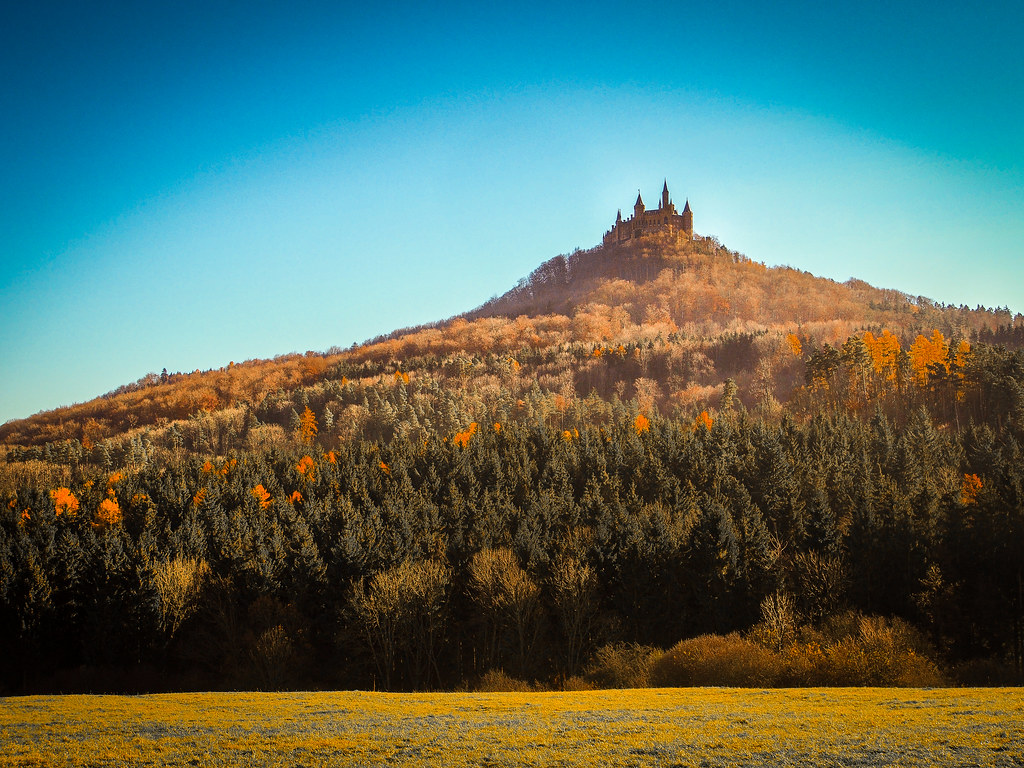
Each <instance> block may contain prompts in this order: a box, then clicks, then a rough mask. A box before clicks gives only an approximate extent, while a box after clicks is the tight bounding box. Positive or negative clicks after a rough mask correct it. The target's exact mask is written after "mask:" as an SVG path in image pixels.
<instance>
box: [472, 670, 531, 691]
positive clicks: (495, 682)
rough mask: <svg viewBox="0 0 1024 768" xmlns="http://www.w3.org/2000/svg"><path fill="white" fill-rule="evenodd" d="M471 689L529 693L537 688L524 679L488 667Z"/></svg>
mask: <svg viewBox="0 0 1024 768" xmlns="http://www.w3.org/2000/svg"><path fill="white" fill-rule="evenodd" d="M473 690H474V691H478V692H480V693H529V692H531V691H535V690H537V689H536V687H534V686H533V685H531V684H530V683H528V682H526V681H525V680H520V679H518V678H516V677H512V676H511V675H508V674H506V673H505V671H504V670H501V669H489V670H487V671H486V672H484V673H483V674H482V675H481V676H480V679H479V680H477V681H476V685H474V686H473Z"/></svg>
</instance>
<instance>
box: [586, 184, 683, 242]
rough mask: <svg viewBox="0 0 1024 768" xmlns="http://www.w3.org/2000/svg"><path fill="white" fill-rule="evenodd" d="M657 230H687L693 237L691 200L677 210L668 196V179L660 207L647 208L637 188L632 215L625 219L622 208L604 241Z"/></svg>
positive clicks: (649, 233) (612, 240)
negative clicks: (681, 208) (677, 211)
mask: <svg viewBox="0 0 1024 768" xmlns="http://www.w3.org/2000/svg"><path fill="white" fill-rule="evenodd" d="M655 232H685V233H686V236H687V237H689V238H693V211H691V210H690V201H689V200H687V201H686V205H685V206H683V212H682V213H676V206H675V204H674V203H673V202H672V200H671V198H669V196H668V180H667V179H666V180H665V186H664V188H662V190H661V201H660V202H659V204H658V207H657V208H653V209H651V210H649V211H648V210H647V209H646V207H645V206H644V201H643V198H642V197H640V192H639V190H637V193H636V203H634V205H633V215H632V216H631V217H629V218H628V219H626V220H625V221H623V219H622V209H621V208H620V209H619V215H618V216H617V217H616V218H615V224H614V225H612V228H611V229H609V230H608V231H607V232H605V235H604V240H602V241H601V242H602V244H603V245H611V244H613V243H621V242H624V241H626V240H632V239H634V238H637V237H644V236H645V235H651V234H654V233H655Z"/></svg>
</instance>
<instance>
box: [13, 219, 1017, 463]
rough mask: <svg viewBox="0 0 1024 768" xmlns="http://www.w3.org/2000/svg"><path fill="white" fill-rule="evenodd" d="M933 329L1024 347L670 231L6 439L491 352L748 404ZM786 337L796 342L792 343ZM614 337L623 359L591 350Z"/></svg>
mask: <svg viewBox="0 0 1024 768" xmlns="http://www.w3.org/2000/svg"><path fill="white" fill-rule="evenodd" d="M936 330H938V331H939V332H940V333H941V334H943V337H944V338H945V339H947V340H948V339H952V340H955V343H956V342H959V341H960V340H968V341H973V342H976V341H979V340H981V341H985V340H989V341H1002V342H1004V343H1008V344H1009V346H1011V348H1016V347H1019V346H1020V345H1021V344H1022V343H1024V318H1021V317H1020V316H1019V315H1018V316H1017V317H1016V318H1014V317H1012V316H1011V315H1010V313H1009V312H1008V311H1006V310H986V309H983V308H980V307H979V308H977V309H974V310H971V309H968V308H966V307H963V306H961V307H952V306H943V305H940V304H936V303H934V302H932V301H930V300H928V299H926V298H924V297H912V296H909V295H907V294H903V293H900V292H899V291H895V290H889V289H878V288H874V287H872V286H870V285H868V284H866V283H864V282H862V281H858V280H853V279H851V280H849V281H847V282H846V283H836V282H834V281H831V280H826V279H823V278H818V277H814V276H813V275H811V274H809V273H807V272H801V271H799V270H796V269H792V268H789V267H774V268H768V267H766V266H765V265H764V264H761V263H759V262H756V261H752V260H750V259H748V258H746V257H744V256H742V255H741V254H738V253H736V252H734V251H731V250H729V249H728V248H726V247H724V246H722V245H721V244H720V243H718V242H717V241H716V240H715V239H714V238H697V239H695V240H691V239H689V238H687V237H683V236H675V235H664V234H662V235H655V236H651V237H648V238H644V239H643V240H640V241H633V242H629V243H625V244H622V245H613V246H603V247H597V248H593V249H590V250H586V251H576V252H574V253H572V254H570V255H568V256H557V257H555V258H553V259H551V260H550V261H548V262H546V263H544V264H543V265H541V266H540V267H538V269H537V270H535V271H534V272H533V273H531V274H530V275H529V277H527V278H524V279H523V280H521V281H520V282H519V283H518V284H517V285H516V286H515V287H514V288H512V289H511V290H510V291H508V292H507V293H505V294H504V295H502V296H500V297H496V298H494V299H492V300H491V301H489V302H487V303H486V304H484V305H483V306H482V307H480V308H478V309H476V310H473V311H470V312H467V313H465V314H463V315H460V316H456V317H454V318H451V319H449V320H446V321H441V322H437V323H434V324H431V325H428V326H422V327H418V328H411V329H402V330H399V331H395V332H393V333H391V334H389V335H387V336H382V337H378V338H376V339H373V340H371V341H368V342H366V343H364V344H362V345H359V346H356V347H353V348H352V349H350V350H347V351H341V350H338V349H334V350H331V351H328V352H327V353H322V354H321V353H313V352H307V353H306V354H305V355H297V354H292V355H283V356H280V357H277V358H275V359H273V360H252V361H248V362H245V363H242V364H237V365H236V364H234V363H232V364H230V365H229V366H227V367H226V368H222V369H217V370H211V371H204V372H199V371H195V372H193V373H189V374H182V373H173V374H167V372H166V371H164V372H163V373H162V374H160V375H157V374H155V373H151V374H148V375H147V376H145V377H143V378H142V379H140V380H139V381H137V382H135V383H134V384H129V385H126V386H123V387H121V388H119V389H118V390H115V391H114V392H111V393H108V394H106V395H104V396H102V397H100V398H97V399H95V400H92V401H89V402H87V403H83V404H79V405H74V406H69V407H63V408H57V409H54V410H52V411H47V412H43V413H39V414H36V415H35V416H32V417H29V418H27V419H20V420H15V421H10V422H7V423H6V424H4V425H2V426H0V442H2V443H4V444H6V445H9V446H15V445H20V446H40V447H41V446H43V445H45V444H46V443H51V444H54V445H56V444H59V443H64V442H67V441H69V440H73V441H77V442H78V443H80V444H81V445H82V446H84V448H85V449H86V450H92V449H94V448H95V446H97V445H99V444H101V443H103V442H104V441H113V442H115V443H118V444H120V443H121V442H123V439H124V438H125V437H126V436H127V437H130V436H132V435H139V434H142V433H143V432H145V433H146V434H147V435H148V436H149V438H150V439H151V440H152V439H157V436H159V435H163V434H165V433H166V432H167V430H168V429H169V426H170V425H171V424H172V423H174V422H188V421H190V420H196V419H200V420H202V419H208V418H210V416H211V415H215V420H219V421H223V422H225V423H226V424H232V423H235V422H237V420H238V418H240V414H239V409H243V410H244V411H246V412H249V411H252V410H258V411H260V412H261V413H262V414H263V415H265V416H270V417H271V419H270V420H271V422H273V423H276V424H278V425H279V426H281V427H284V428H286V429H287V428H288V427H289V426H290V421H289V420H290V416H291V414H290V407H288V406H289V405H291V406H294V405H295V403H296V402H297V401H298V400H301V399H302V398H303V394H302V393H303V392H304V391H306V390H308V389H309V388H311V387H316V386H317V385H327V384H329V383H331V382H340V381H341V380H342V379H345V380H346V381H348V382H353V383H355V384H360V385H364V384H368V383H370V382H372V381H375V380H376V379H377V378H378V377H380V376H392V375H394V374H395V373H396V372H399V371H400V372H402V373H403V374H407V375H409V376H412V377H414V378H419V377H421V376H422V377H424V378H426V379H429V380H431V381H434V382H436V383H437V384H438V386H441V387H443V388H445V387H449V386H450V385H452V384H453V383H454V384H455V385H456V388H458V389H460V390H465V389H467V387H468V388H469V389H470V390H473V389H477V387H476V385H477V384H480V385H485V384H488V383H493V377H494V376H498V378H500V377H501V375H502V373H501V371H500V370H499V369H500V368H501V365H500V364H496V363H494V359H495V358H496V357H500V356H510V357H511V358H514V360H515V362H516V363H517V369H516V381H517V383H518V386H519V388H523V387H524V386H525V385H526V383H528V382H536V383H537V384H538V386H540V388H541V390H542V391H557V393H558V394H559V395H561V396H563V397H569V398H574V397H576V396H581V397H585V396H586V395H588V394H590V393H591V392H595V393H596V394H597V395H599V396H600V397H603V398H607V397H609V396H610V395H611V393H612V392H616V391H617V392H618V394H619V396H620V398H622V399H628V398H631V397H635V396H636V395H637V393H638V389H637V381H638V380H641V381H640V389H642V390H644V391H645V394H644V396H645V397H647V398H648V399H649V400H651V401H652V403H653V404H654V405H656V406H657V407H658V409H659V410H660V411H661V412H665V413H672V412H674V411H675V410H677V409H679V408H683V409H687V408H694V407H697V408H699V409H702V408H707V407H714V406H715V405H716V404H717V402H718V400H719V398H720V397H721V394H722V391H723V385H724V381H725V379H727V378H732V379H733V380H734V382H735V384H736V385H737V387H738V391H737V397H738V398H739V399H740V401H741V402H743V403H744V404H746V405H747V406H753V405H754V404H756V402H757V401H758V399H759V398H761V399H763V397H764V395H765V393H766V391H769V390H770V394H771V397H772V398H774V399H775V400H777V401H780V402H782V403H786V402H788V401H789V400H790V398H791V397H792V396H793V394H794V392H795V390H797V389H798V388H799V387H800V386H801V385H802V384H803V383H804V381H805V378H806V375H805V374H806V371H805V367H804V364H803V357H805V356H806V354H805V352H810V351H813V350H816V349H822V348H824V347H825V346H826V345H828V346H831V347H833V348H838V347H840V346H841V345H842V344H843V343H844V342H845V341H846V340H847V339H848V338H850V337H851V336H855V335H856V334H858V333H863V332H864V331H873V332H874V333H875V334H879V333H881V332H883V331H888V332H890V333H891V334H893V335H894V336H895V337H896V338H897V339H898V340H899V344H900V348H901V349H902V350H908V349H909V348H910V347H911V346H912V344H913V342H914V340H915V339H916V337H917V336H918V335H922V334H923V335H924V336H927V337H930V336H931V334H932V333H933V332H934V331H936ZM790 335H792V336H793V337H795V339H797V340H799V347H800V350H799V352H797V353H795V354H794V351H793V350H794V349H795V348H794V347H793V341H792V340H791V339H790ZM620 348H622V349H621V351H620ZM605 349H607V350H612V351H613V353H614V354H617V355H618V358H617V359H618V364H615V365H612V364H609V363H608V362H607V361H608V359H609V358H607V357H606V358H605V359H604V360H602V359H600V357H601V355H600V354H599V355H598V356H597V357H596V358H594V359H588V358H587V356H586V355H593V354H594V353H595V352H599V351H600V350H605ZM583 352H585V353H586V355H583V354H581V353H583ZM614 354H613V357H614ZM627 357H628V359H626V358H627ZM541 360H543V364H539V361H541ZM533 361H537V363H535V362H533ZM524 366H525V367H524ZM453 374H454V375H453ZM488 377H491V378H488ZM645 388H646V389H645ZM309 394H312V393H308V394H307V397H308V395H309ZM335 405H336V406H339V407H341V408H342V409H344V407H345V406H344V404H343V403H342V402H340V401H338V402H336V403H335ZM334 414H335V415H336V416H337V415H338V414H339V412H338V410H335V411H334ZM469 415H470V416H476V415H479V414H473V413H471V414H469ZM229 428H230V427H229ZM357 432H359V428H358V425H352V424H346V423H344V420H342V422H338V433H339V435H340V434H345V435H348V436H351V435H353V434H355V433H357Z"/></svg>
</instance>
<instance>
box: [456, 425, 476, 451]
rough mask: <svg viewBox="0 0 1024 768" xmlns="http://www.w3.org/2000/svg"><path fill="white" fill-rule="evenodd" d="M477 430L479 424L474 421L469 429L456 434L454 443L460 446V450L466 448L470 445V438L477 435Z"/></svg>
mask: <svg viewBox="0 0 1024 768" xmlns="http://www.w3.org/2000/svg"><path fill="white" fill-rule="evenodd" d="M476 429H477V423H476V422H475V421H474V422H473V423H472V424H470V425H469V429H467V430H465V431H463V432H459V433H458V434H456V435H455V437H453V438H452V443H453V444H455V445H457V446H459V447H460V448H465V447H466V446H467V445H469V440H470V438H471V437H473V435H475V434H476Z"/></svg>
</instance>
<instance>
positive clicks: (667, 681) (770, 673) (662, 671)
mask: <svg viewBox="0 0 1024 768" xmlns="http://www.w3.org/2000/svg"><path fill="white" fill-rule="evenodd" d="M785 679H786V668H785V664H784V662H783V660H782V657H781V656H779V654H777V653H774V652H772V651H770V650H769V649H767V648H765V647H763V646H761V645H758V644H757V643H755V642H753V641H751V640H747V639H744V638H743V637H741V636H740V635H739V634H738V633H736V632H733V633H732V634H729V635H725V636H722V635H701V636H700V637H694V638H691V639H689V640H682V641H680V642H679V643H676V644H675V645H674V646H672V648H670V649H669V650H668V651H666V652H665V653H664V654H662V655H661V656H660V657H658V658H657V659H656V660H655V661H654V663H653V665H652V667H651V675H650V680H651V684H652V685H656V686H666V687H668V686H672V687H676V686H679V687H682V686H693V685H726V686H735V687H757V688H762V687H766V686H773V685H779V684H781V682H782V681H784V680H785Z"/></svg>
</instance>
